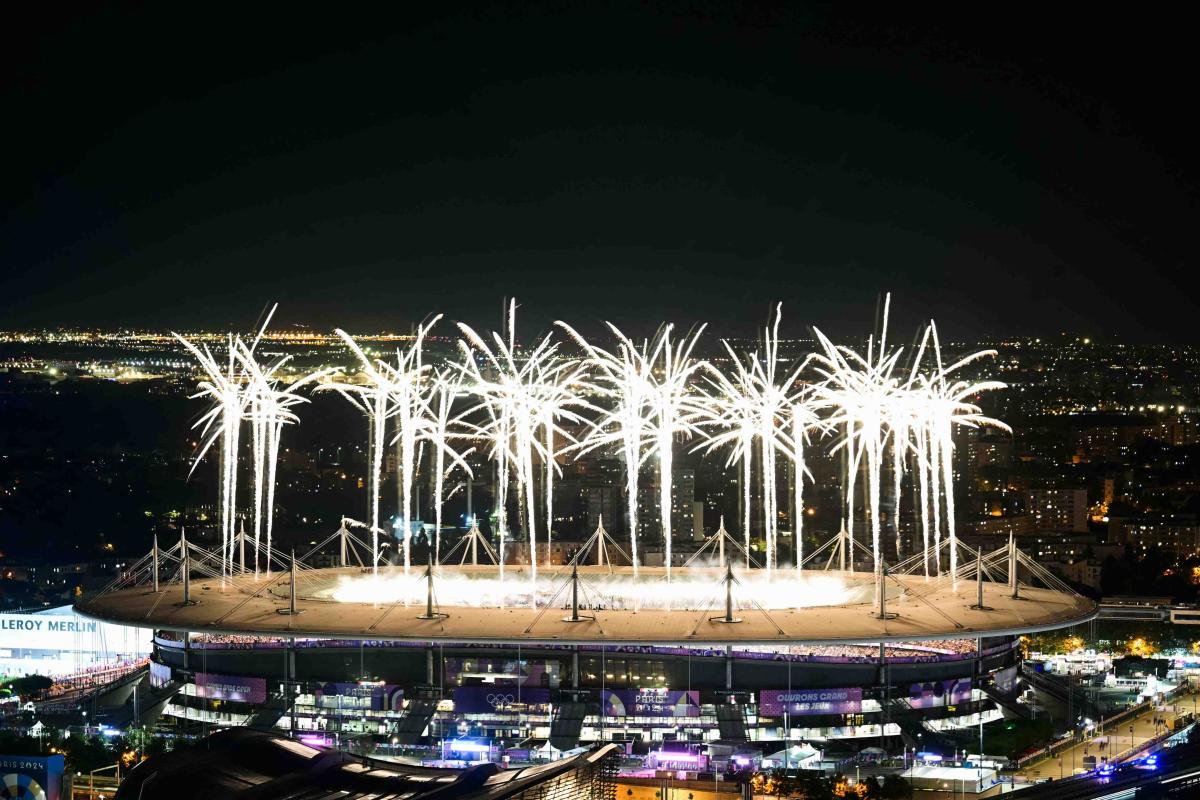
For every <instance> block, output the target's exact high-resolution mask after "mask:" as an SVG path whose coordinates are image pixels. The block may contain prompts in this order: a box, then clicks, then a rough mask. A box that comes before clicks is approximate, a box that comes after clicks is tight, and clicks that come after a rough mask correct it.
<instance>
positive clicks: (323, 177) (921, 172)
mask: <svg viewBox="0 0 1200 800" xmlns="http://www.w3.org/2000/svg"><path fill="white" fill-rule="evenodd" d="M23 13H25V14H27V15H29V16H28V18H27V19H26V20H24V23H25V25H24V26H23V28H22V31H23V35H22V36H21V37H20V39H19V41H15V42H14V43H13V44H12V47H10V48H8V51H7V52H6V54H5V56H4V58H5V67H6V69H5V73H6V78H5V85H4V86H5V88H4V90H3V96H4V99H5V103H6V107H8V108H9V109H11V112H10V119H13V120H20V121H21V124H20V125H19V126H10V128H9V129H8V130H7V131H6V133H5V138H6V139H7V142H6V144H7V150H8V151H9V152H10V153H12V154H16V157H15V158H14V159H13V161H14V163H12V164H11V165H10V171H9V175H8V180H7V181H6V185H5V188H4V189H3V205H2V206H0V208H3V210H4V219H3V222H0V264H3V265H4V266H3V270H2V274H0V329H9V330H11V329H19V328H22V327H30V326H34V327H42V326H49V327H57V326H62V327H68V328H72V327H117V326H129V327H151V328H161V329H172V328H175V329H192V328H201V327H203V328H211V329H223V328H228V327H234V328H237V329H243V328H249V327H251V326H252V325H253V322H254V320H255V319H256V318H257V317H258V315H259V314H260V311H261V309H262V308H263V307H264V306H265V305H266V304H267V303H269V302H271V301H276V300H278V301H279V302H280V303H281V307H280V315H279V319H280V320H281V322H283V323H284V324H285V325H290V324H305V325H309V326H311V327H314V328H319V329H320V328H332V327H334V326H340V327H345V328H348V329H355V330H385V329H402V328H404V327H406V326H407V325H408V324H409V323H411V322H415V321H416V320H419V319H420V318H422V317H423V316H425V315H426V314H427V313H430V312H436V311H441V312H445V313H446V314H447V315H448V317H450V318H452V319H454V318H461V319H465V320H467V321H469V322H470V323H471V324H472V325H476V326H479V327H489V328H492V327H498V326H499V325H500V321H501V315H500V308H501V302H502V298H503V297H505V296H515V297H516V298H517V299H518V300H519V301H520V302H521V304H522V312H521V316H520V320H521V321H522V324H521V326H520V328H521V331H522V333H523V335H525V336H532V335H533V334H534V333H536V332H537V331H541V330H544V329H545V328H546V326H547V325H548V324H549V323H550V322H552V321H553V320H554V319H558V318H563V319H567V320H569V321H571V322H573V323H578V324H580V325H585V326H586V325H589V324H597V323H598V322H599V321H600V320H604V319H609V320H612V321H613V322H615V323H617V324H618V325H621V326H622V327H626V328H629V329H631V330H639V329H641V328H645V327H646V326H652V325H654V324H656V323H657V322H658V321H659V320H667V321H673V322H676V323H677V324H678V325H680V326H681V327H687V326H688V325H690V324H693V323H695V322H697V321H708V322H709V323H710V324H711V329H712V331H713V333H714V334H717V335H737V336H746V335H752V334H753V333H754V331H755V330H757V329H759V328H761V326H762V325H764V324H765V323H766V322H767V319H768V317H769V315H770V312H771V309H772V308H773V306H774V304H775V303H776V302H779V301H782V302H783V304H784V330H785V332H787V334H788V335H791V336H802V335H806V334H807V331H808V327H809V326H810V325H817V326H818V327H820V328H821V329H822V330H826V331H827V332H829V333H830V334H831V335H834V336H839V337H848V336H859V335H865V334H866V333H868V332H870V331H871V330H872V329H874V327H875V321H876V318H877V307H878V302H879V298H880V296H881V295H882V293H884V292H887V291H891V292H892V293H893V325H892V332H893V335H895V336H897V337H898V338H900V339H907V338H908V337H909V336H910V335H911V333H912V331H914V330H915V329H916V328H917V326H918V325H920V324H921V322H922V321H923V320H926V319H929V318H933V319H935V320H937V322H938V324H939V327H940V328H941V329H942V330H943V332H944V336H945V338H947V339H959V340H971V339H980V338H985V337H988V336H1005V335H1042V336H1052V335H1055V334H1057V333H1059V332H1061V331H1073V332H1078V333H1079V334H1080V335H1086V336H1091V337H1093V338H1096V339H1098V340H1120V341H1128V342H1154V343H1194V342H1197V341H1198V337H1197V333H1196V331H1197V328H1196V326H1195V324H1194V320H1195V316H1196V311H1197V305H1196V303H1195V300H1194V296H1193V289H1194V285H1195V281H1194V279H1192V277H1191V271H1190V270H1191V266H1190V263H1189V261H1190V258H1189V257H1190V255H1191V252H1192V244H1191V241H1190V239H1191V231H1192V230H1194V229H1195V226H1196V222H1197V221H1200V220H1198V219H1197V208H1196V195H1197V192H1196V189H1197V185H1198V181H1197V177H1198V174H1200V170H1198V169H1197V161H1196V155H1195V152H1194V148H1193V147H1192V144H1191V142H1192V140H1193V138H1194V133H1195V130H1194V126H1193V125H1192V123H1191V121H1190V116H1188V115H1187V110H1186V106H1187V103H1186V97H1188V96H1189V95H1190V82H1189V80H1188V78H1189V76H1190V74H1191V71H1192V70H1191V66H1190V64H1189V63H1188V57H1189V56H1188V53H1189V49H1188V44H1187V37H1188V36H1189V35H1190V31H1189V29H1188V28H1187V26H1183V25H1172V24H1171V21H1170V20H1166V19H1141V18H1134V19H1129V18H1125V17H1122V18H1112V19H1109V18H1104V17H1099V16H1093V17H1088V18H1080V15H1078V14H1076V13H1074V12H1072V11H1070V10H1067V9H1064V10H1057V9H1047V8H1040V9H1038V12H1037V17H1036V18H1027V17H1025V16H1023V15H1022V13H1021V12H1020V11H1019V10H1018V11H1016V12H1014V13H1013V14H1012V15H1011V16H1010V17H1007V18H1003V19H990V18H988V19H984V18H980V17H977V16H973V15H972V12H969V11H966V10H958V11H956V12H951V13H946V12H939V13H938V14H937V15H936V17H935V16H934V15H933V14H931V13H929V12H920V11H914V10H912V9H903V10H896V11H883V12H881V11H878V10H874V11H871V12H867V11H853V10H844V9H829V8H814V7H808V8H793V7H790V6H785V5H784V4H773V3H762V4H752V5H741V6H736V7H725V6H722V5H720V4H709V3H675V4H668V5H666V6H660V5H655V6H653V7H651V6H642V5H637V4H626V3H610V4H605V5H604V6H603V7H594V6H592V5H590V4H578V5H573V6H569V7H566V8H559V7H557V6H554V5H544V6H543V5H537V4H532V5H525V6H522V7H521V8H520V9H517V8H513V7H510V8H505V7H502V6H491V7H488V8H486V9H484V10H479V11H459V12H444V13H443V12H441V11H439V10H437V9H432V8H431V9H424V10H409V9H406V10H405V11H404V12H403V13H402V14H401V15H398V16H395V17H393V18H386V19H385V18H368V17H367V16H366V15H362V16H356V17H351V15H346V17H344V18H341V19H326V18H324V17H320V16H316V15H314V16H305V15H304V14H303V12H298V11H297V10H296V9H294V8H289V9H288V10H287V13H286V15H285V14H284V13H283V12H278V13H277V12H275V11H274V10H273V9H268V8H263V7H260V8H257V9H253V10H250V11H248V12H245V13H243V12H242V11H239V12H238V14H237V16H236V17H233V16H225V15H223V14H221V13H220V12H218V13H214V14H212V15H210V16H208V17H202V18H191V17H186V16H183V15H182V12H180V11H179V10H178V9H168V8H134V9H122V10H120V11H111V10H97V11H92V12H88V13H85V14H82V15H79V16H75V17H66V16H65V15H57V16H51V13H52V12H50V11H40V10H36V9H25V10H24V12H23ZM914 13H915V14H922V13H928V17H926V18H920V17H914V16H911V15H912V14H914ZM975 13H978V10H975Z"/></svg>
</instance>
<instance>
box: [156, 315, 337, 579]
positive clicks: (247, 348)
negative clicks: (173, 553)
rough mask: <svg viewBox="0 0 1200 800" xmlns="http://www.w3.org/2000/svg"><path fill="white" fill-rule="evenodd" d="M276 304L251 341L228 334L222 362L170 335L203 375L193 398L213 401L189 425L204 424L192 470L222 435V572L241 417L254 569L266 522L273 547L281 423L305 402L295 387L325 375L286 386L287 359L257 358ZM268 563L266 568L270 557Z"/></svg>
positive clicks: (228, 561) (228, 546)
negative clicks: (247, 442) (247, 454)
mask: <svg viewBox="0 0 1200 800" xmlns="http://www.w3.org/2000/svg"><path fill="white" fill-rule="evenodd" d="M277 307H278V306H277V305H275V306H272V307H271V310H270V311H269V312H268V314H267V315H266V318H265V319H264V321H263V324H262V326H261V327H260V328H259V331H258V334H257V335H256V336H255V337H254V339H253V340H252V341H251V342H250V343H249V344H247V343H246V342H245V341H244V340H243V339H242V338H241V337H240V336H234V335H232V334H230V335H229V336H228V338H227V353H226V356H227V360H226V362H225V364H224V366H222V364H221V363H220V362H218V361H217V359H216V357H215V356H214V355H213V354H212V352H211V351H210V350H209V349H208V347H207V346H204V347H203V348H200V347H197V346H196V345H194V344H192V343H191V342H189V341H187V339H185V338H184V337H183V336H180V335H179V334H177V333H176V334H173V335H174V336H175V338H176V339H177V340H178V341H179V342H180V343H181V344H183V346H184V348H185V349H186V350H187V351H188V352H189V353H191V354H192V355H193V356H194V357H195V359H196V361H197V363H198V364H199V365H200V368H201V370H202V372H203V373H204V375H205V378H204V379H203V380H201V381H200V382H199V384H198V388H199V391H198V392H197V393H196V394H194V395H192V397H193V398H200V397H207V398H209V399H211V400H212V401H213V405H212V407H211V408H210V409H209V411H208V412H207V413H205V414H204V415H202V416H201V418H200V419H199V420H198V421H197V422H196V424H195V426H193V427H199V428H201V429H202V433H201V437H202V441H201V445H200V447H199V448H198V449H197V452H196V456H195V460H194V462H193V464H192V470H193V471H194V470H195V468H196V465H198V464H199V463H200V461H201V460H203V458H204V456H205V455H206V454H207V452H208V451H209V449H210V448H211V447H212V446H213V445H214V444H215V443H216V442H217V441H218V440H220V442H221V458H220V462H221V467H220V471H221V492H220V494H221V498H220V509H221V513H220V518H221V560H222V570H223V571H224V572H231V571H232V565H233V554H232V548H233V545H234V543H235V541H236V538H235V535H234V532H233V526H234V518H235V516H236V515H237V483H238V445H239V439H240V432H241V425H242V422H243V421H248V422H249V423H250V429H251V449H252V456H253V469H254V558H255V572H256V573H257V571H258V557H259V549H260V544H261V537H262V530H263V523H264V521H265V523H266V536H267V550H268V552H269V551H270V546H271V533H272V529H273V520H274V507H275V474H276V466H277V464H278V460H279V440H280V438H281V435H282V429H283V426H284V425H285V424H291V423H295V422H297V421H298V418H297V417H296V415H295V413H294V412H292V411H291V410H290V409H291V408H292V407H293V406H295V405H297V404H299V403H302V402H307V401H306V400H305V399H304V398H302V397H300V396H299V394H298V391H299V389H300V388H302V387H303V386H304V385H305V384H307V383H309V382H310V381H312V380H315V379H317V378H319V377H321V376H322V375H324V374H326V372H325V371H321V372H316V373H312V374H309V375H307V376H304V377H302V378H301V379H300V380H297V381H295V382H294V383H292V384H291V385H290V386H289V387H288V388H280V387H281V385H282V382H281V381H280V380H279V379H278V377H277V373H278V372H279V370H280V369H281V368H282V367H283V366H284V365H285V364H286V363H287V361H288V358H287V357H283V358H280V359H277V360H276V361H275V362H273V363H272V364H270V365H267V366H264V365H263V364H262V363H261V362H260V361H259V360H258V358H257V356H256V353H255V350H256V348H257V347H258V344H259V342H260V341H261V340H262V337H263V334H264V333H265V332H266V330H267V326H268V325H269V324H270V322H271V318H272V317H273V316H274V314H275V309H276V308H277ZM267 563H268V569H269V568H270V559H269V557H268V562H267ZM240 567H241V568H242V569H244V568H245V564H240Z"/></svg>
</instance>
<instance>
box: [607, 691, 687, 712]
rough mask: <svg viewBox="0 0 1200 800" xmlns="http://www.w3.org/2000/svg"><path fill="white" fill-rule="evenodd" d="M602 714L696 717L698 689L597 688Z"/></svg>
mask: <svg viewBox="0 0 1200 800" xmlns="http://www.w3.org/2000/svg"><path fill="white" fill-rule="evenodd" d="M600 706H601V707H602V708H603V709H604V716H606V717H698V716H700V693H699V692H681V691H677V690H674V689H614V690H604V691H602V692H600Z"/></svg>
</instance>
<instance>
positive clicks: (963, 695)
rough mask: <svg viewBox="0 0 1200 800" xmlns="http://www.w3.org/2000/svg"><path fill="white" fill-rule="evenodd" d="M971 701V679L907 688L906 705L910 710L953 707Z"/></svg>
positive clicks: (918, 684) (914, 685) (921, 684)
mask: <svg viewBox="0 0 1200 800" xmlns="http://www.w3.org/2000/svg"><path fill="white" fill-rule="evenodd" d="M970 699H971V679H970V678H952V679H951V680H948V681H930V682H929V683H914V684H912V685H911V686H909V687H908V704H909V706H911V707H912V708H933V707H934V706H953V705H957V704H959V703H965V702H967V701H968V700H970Z"/></svg>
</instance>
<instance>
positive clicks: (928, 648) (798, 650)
mask: <svg viewBox="0 0 1200 800" xmlns="http://www.w3.org/2000/svg"><path fill="white" fill-rule="evenodd" d="M156 636H157V637H158V638H159V639H162V640H166V641H180V639H179V636H178V635H177V634H174V633H170V632H169V631H159V632H158V633H157V634H156ZM191 646H192V647H194V648H197V649H212V650H253V649H281V648H285V647H288V646H292V647H296V648H310V647H341V648H359V647H369V648H379V647H424V646H425V643H424V642H408V641H394V640H384V639H378V640H371V639H368V640H359V639H312V638H297V639H295V640H292V639H291V638H289V637H285V636H251V635H247V634H235V633H198V634H192V637H191ZM453 646H454V648H455V649H485V650H491V649H495V645H492V644H483V643H465V642H464V643H455V644H454V645H453ZM539 647H540V648H541V649H570V645H539ZM601 649H603V650H605V651H606V652H609V653H613V654H620V653H632V654H645V655H659V656H661V655H678V656H691V657H698V658H705V657H708V658H715V657H721V656H724V655H725V648H723V647H672V646H664V645H611V646H605V645H581V646H580V650H583V651H599V650H601ZM733 652H734V654H735V655H736V656H737V657H738V658H752V659H762V660H771V661H795V662H823V661H828V662H835V663H854V664H858V663H863V664H865V663H873V662H875V661H877V660H878V659H879V645H876V644H799V645H791V646H788V647H750V646H741V647H735V648H734V649H733ZM975 654H976V645H975V640H974V639H938V640H929V641H924V640H922V641H912V642H893V643H890V644H888V645H886V646H885V648H884V656H885V657H886V658H887V659H888V660H892V661H897V662H916V663H921V662H933V661H951V660H957V659H961V658H968V657H973V656H974V655H975Z"/></svg>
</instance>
